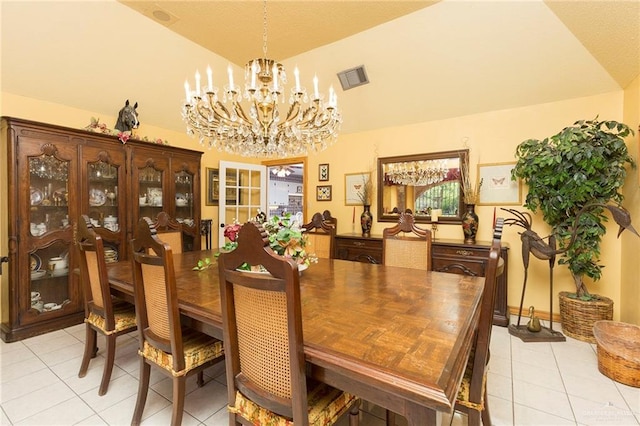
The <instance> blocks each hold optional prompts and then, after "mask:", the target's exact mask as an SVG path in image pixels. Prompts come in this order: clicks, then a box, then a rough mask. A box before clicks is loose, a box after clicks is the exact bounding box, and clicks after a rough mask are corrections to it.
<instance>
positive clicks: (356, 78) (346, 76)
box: [338, 65, 369, 90]
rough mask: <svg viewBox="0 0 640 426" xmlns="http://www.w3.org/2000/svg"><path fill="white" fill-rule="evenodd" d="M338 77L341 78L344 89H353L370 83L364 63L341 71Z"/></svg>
mask: <svg viewBox="0 0 640 426" xmlns="http://www.w3.org/2000/svg"><path fill="white" fill-rule="evenodd" d="M338 78H339V79H340V84H342V90H348V89H352V88H354V87H357V86H362V85H363V84H368V83H369V79H368V78H367V72H366V71H365V70H364V65H360V66H359V67H355V68H351V69H350V70H346V71H342V72H339V73H338Z"/></svg>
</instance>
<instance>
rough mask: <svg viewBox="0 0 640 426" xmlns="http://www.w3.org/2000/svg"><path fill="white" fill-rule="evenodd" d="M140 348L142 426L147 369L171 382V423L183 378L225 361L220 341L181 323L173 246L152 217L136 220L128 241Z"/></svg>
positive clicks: (178, 413)
mask: <svg viewBox="0 0 640 426" xmlns="http://www.w3.org/2000/svg"><path fill="white" fill-rule="evenodd" d="M130 245H131V253H132V259H131V261H132V264H133V282H134V298H135V305H136V318H137V322H138V333H139V339H140V347H139V350H138V355H140V383H139V387H138V398H137V401H136V408H135V411H134V414H133V420H132V421H131V424H132V425H137V424H139V423H140V420H141V418H142V412H143V410H144V406H145V403H146V399H147V393H148V390H149V376H150V372H151V365H153V366H156V367H159V368H158V369H159V370H160V371H161V372H163V373H165V374H167V375H168V376H170V377H171V378H172V379H173V411H172V415H171V424H172V425H179V424H180V423H181V422H182V414H183V408H184V395H185V383H186V378H187V376H191V375H193V374H198V386H202V385H203V384H204V382H203V374H202V373H203V370H204V369H205V368H207V367H210V366H212V365H213V364H215V363H217V362H219V361H222V360H223V359H224V356H223V349H222V342H221V341H220V340H217V339H214V338H212V337H209V336H207V335H205V334H203V333H200V332H199V331H196V330H193V329H190V328H187V327H183V326H181V324H180V313H179V311H178V295H177V289H176V281H175V270H174V267H173V254H172V249H171V247H170V246H169V245H168V244H166V243H164V242H162V241H161V240H160V239H159V238H158V236H157V235H156V231H155V228H154V227H153V224H152V222H151V219H149V218H147V217H143V218H141V219H140V221H139V222H138V226H137V229H136V231H135V234H134V239H133V240H131V242H130Z"/></svg>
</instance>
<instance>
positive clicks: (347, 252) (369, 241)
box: [334, 234, 382, 263]
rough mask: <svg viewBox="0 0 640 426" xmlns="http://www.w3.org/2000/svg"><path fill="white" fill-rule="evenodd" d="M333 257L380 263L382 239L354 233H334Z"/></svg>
mask: <svg viewBox="0 0 640 426" xmlns="http://www.w3.org/2000/svg"><path fill="white" fill-rule="evenodd" d="M334 245H335V251H334V257H335V258H336V259H342V260H352V261H356V262H365V263H382V239H381V238H376V237H369V238H367V237H362V236H360V235H356V234H353V235H351V234H347V235H336V239H335V243H334Z"/></svg>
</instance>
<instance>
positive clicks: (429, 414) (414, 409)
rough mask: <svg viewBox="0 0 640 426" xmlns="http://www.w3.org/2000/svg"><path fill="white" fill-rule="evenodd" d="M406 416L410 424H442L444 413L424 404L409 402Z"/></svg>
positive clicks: (416, 425)
mask: <svg viewBox="0 0 640 426" xmlns="http://www.w3.org/2000/svg"><path fill="white" fill-rule="evenodd" d="M405 417H406V419H407V425H408V426H425V425H441V424H442V413H440V412H439V411H437V410H434V409H431V408H427V407H425V406H422V405H418V404H412V403H411V402H407V405H406V412H405Z"/></svg>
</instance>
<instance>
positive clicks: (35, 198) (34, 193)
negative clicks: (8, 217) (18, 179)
mask: <svg viewBox="0 0 640 426" xmlns="http://www.w3.org/2000/svg"><path fill="white" fill-rule="evenodd" d="M30 191H31V205H32V206H37V205H40V203H41V202H42V199H43V198H44V197H43V196H42V191H40V190H39V189H38V188H34V187H33V186H32V187H31V188H30Z"/></svg>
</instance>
